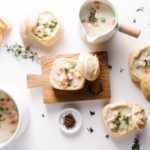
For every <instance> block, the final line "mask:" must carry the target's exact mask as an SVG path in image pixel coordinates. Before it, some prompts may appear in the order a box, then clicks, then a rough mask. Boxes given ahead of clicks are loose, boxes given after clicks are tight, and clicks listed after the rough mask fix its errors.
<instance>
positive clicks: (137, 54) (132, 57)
mask: <svg viewBox="0 0 150 150" xmlns="http://www.w3.org/2000/svg"><path fill="white" fill-rule="evenodd" d="M146 50H150V46H145V47H143V48H141V49H139V50H137V51H135V52H131V54H130V56H129V62H128V64H129V71H130V76H131V79H132V80H133V81H134V82H136V83H138V84H139V83H140V81H141V79H142V77H140V76H138V75H137V74H136V73H135V72H134V66H133V65H134V61H135V59H138V58H139V57H140V55H141V54H142V53H143V52H144V51H146ZM143 76H144V75H143Z"/></svg>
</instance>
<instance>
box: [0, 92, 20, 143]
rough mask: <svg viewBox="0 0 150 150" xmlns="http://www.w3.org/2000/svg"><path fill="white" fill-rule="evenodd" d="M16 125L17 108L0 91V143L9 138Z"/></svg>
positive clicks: (9, 98) (10, 99) (8, 97)
mask: <svg viewBox="0 0 150 150" xmlns="http://www.w3.org/2000/svg"><path fill="white" fill-rule="evenodd" d="M17 125H18V111H17V107H16V105H15V103H14V101H13V100H12V98H11V97H10V96H8V95H7V94H5V93H4V92H3V91H1V90H0V143H3V142H6V141H7V140H9V139H10V138H11V136H12V135H13V134H14V133H15V131H16V128H17Z"/></svg>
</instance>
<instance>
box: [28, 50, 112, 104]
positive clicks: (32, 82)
mask: <svg viewBox="0 0 150 150" xmlns="http://www.w3.org/2000/svg"><path fill="white" fill-rule="evenodd" d="M92 54H96V55H97V56H98V60H99V63H100V68H101V72H100V76H99V78H98V79H97V80H95V81H93V82H90V81H86V82H85V85H84V88H83V89H81V90H78V91H62V90H57V89H54V88H52V87H51V85H50V81H49V76H50V71H51V67H52V64H53V62H54V61H55V60H56V59H57V58H71V59H78V56H79V53H77V54H64V55H53V56H43V57H41V70H42V74H41V75H33V74H28V75H27V85H28V88H32V87H36V86H42V87H43V96H44V103H56V102H65V101H81V100H97V99H109V98H110V97H111V93H110V83H109V68H108V56H107V52H106V51H101V52H92ZM68 95H69V96H68Z"/></svg>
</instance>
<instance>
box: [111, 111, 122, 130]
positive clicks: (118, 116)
mask: <svg viewBox="0 0 150 150" xmlns="http://www.w3.org/2000/svg"><path fill="white" fill-rule="evenodd" d="M120 119H121V112H120V111H119V112H118V114H117V116H116V118H115V120H114V121H113V124H114V129H118V128H119V126H120V124H121V122H120Z"/></svg>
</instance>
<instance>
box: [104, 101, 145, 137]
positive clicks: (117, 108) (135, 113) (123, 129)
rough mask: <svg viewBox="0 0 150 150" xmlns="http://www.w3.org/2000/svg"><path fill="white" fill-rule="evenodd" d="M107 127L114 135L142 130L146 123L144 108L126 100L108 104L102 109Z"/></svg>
mask: <svg viewBox="0 0 150 150" xmlns="http://www.w3.org/2000/svg"><path fill="white" fill-rule="evenodd" d="M102 115H103V120H104V124H105V127H106V129H107V131H108V132H109V134H110V135H111V136H112V137H118V136H122V135H125V134H127V133H129V132H131V131H133V130H141V129H143V128H144V127H145V125H146V120H147V117H146V116H145V111H144V109H143V108H142V107H141V106H139V105H137V104H129V103H128V102H126V101H121V102H116V103H111V104H108V105H106V106H105V107H104V108H103V111H102Z"/></svg>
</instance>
